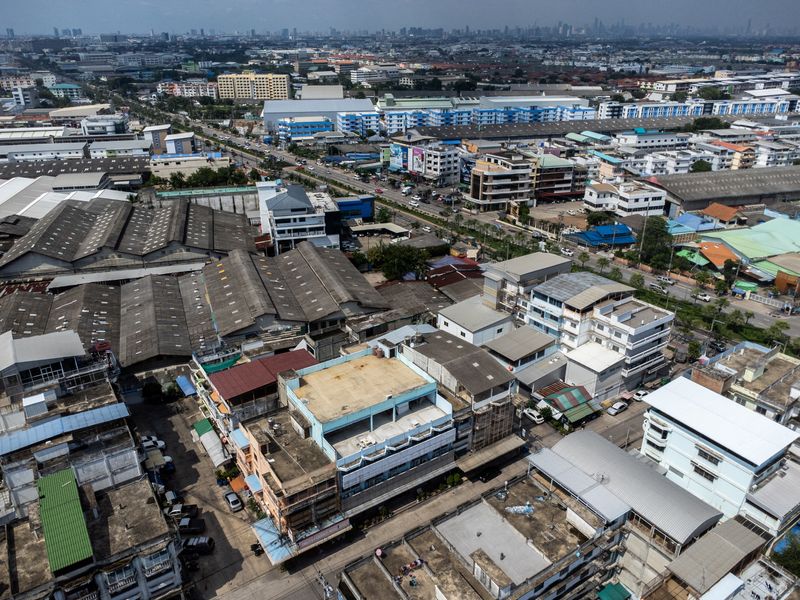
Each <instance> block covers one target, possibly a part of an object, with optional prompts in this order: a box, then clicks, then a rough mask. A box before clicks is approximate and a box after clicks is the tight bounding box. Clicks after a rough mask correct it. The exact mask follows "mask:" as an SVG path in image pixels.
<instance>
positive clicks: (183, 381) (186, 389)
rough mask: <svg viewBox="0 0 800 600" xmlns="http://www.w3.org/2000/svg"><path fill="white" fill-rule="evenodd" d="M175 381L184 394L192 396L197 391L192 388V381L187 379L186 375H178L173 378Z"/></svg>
mask: <svg viewBox="0 0 800 600" xmlns="http://www.w3.org/2000/svg"><path fill="white" fill-rule="evenodd" d="M175 383H177V384H178V387H179V388H181V391H182V392H183V395H184V396H194V395H195V394H196V393H197V390H196V389H194V386H193V385H192V382H191V381H189V378H188V377H186V375H178V376H177V377H176V378H175Z"/></svg>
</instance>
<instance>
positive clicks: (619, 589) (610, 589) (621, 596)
mask: <svg viewBox="0 0 800 600" xmlns="http://www.w3.org/2000/svg"><path fill="white" fill-rule="evenodd" d="M597 597H598V598H599V599H600V600H628V598H630V597H631V593H630V592H629V591H628V590H626V589H625V586H623V585H622V584H621V583H609V584H608V585H607V586H605V587H604V588H603V589H602V590H600V591H599V592H597Z"/></svg>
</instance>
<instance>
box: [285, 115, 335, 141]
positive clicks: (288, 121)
mask: <svg viewBox="0 0 800 600" xmlns="http://www.w3.org/2000/svg"><path fill="white" fill-rule="evenodd" d="M333 130H334V123H333V122H332V121H331V120H330V119H328V118H326V117H322V116H316V117H313V116H309V117H286V118H285V119H279V120H278V122H277V132H278V139H279V140H280V141H281V142H282V143H284V144H291V143H296V142H307V141H311V140H314V139H315V136H316V134H318V133H322V132H325V131H333Z"/></svg>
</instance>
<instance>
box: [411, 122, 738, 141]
mask: <svg viewBox="0 0 800 600" xmlns="http://www.w3.org/2000/svg"><path fill="white" fill-rule="evenodd" d="M722 118H723V119H724V117H722ZM728 120H730V119H728ZM691 122H692V118H691V117H670V118H666V119H664V118H659V119H590V120H586V121H558V122H554V123H515V124H504V125H446V126H443V127H417V128H416V129H413V130H411V131H412V132H413V133H417V134H419V135H423V136H428V137H434V138H438V139H485V140H490V139H512V138H540V137H553V136H561V135H565V134H567V133H580V132H582V131H587V130H588V131H594V132H596V133H617V132H620V131H629V130H631V129H635V128H637V127H644V128H646V129H655V128H663V129H678V128H680V127H683V126H685V125H688V124H690V123H691Z"/></svg>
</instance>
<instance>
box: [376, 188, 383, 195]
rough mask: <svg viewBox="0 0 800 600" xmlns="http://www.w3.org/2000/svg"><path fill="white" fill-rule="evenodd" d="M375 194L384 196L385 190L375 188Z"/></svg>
mask: <svg viewBox="0 0 800 600" xmlns="http://www.w3.org/2000/svg"><path fill="white" fill-rule="evenodd" d="M375 193H376V194H382V193H383V188H375Z"/></svg>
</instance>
